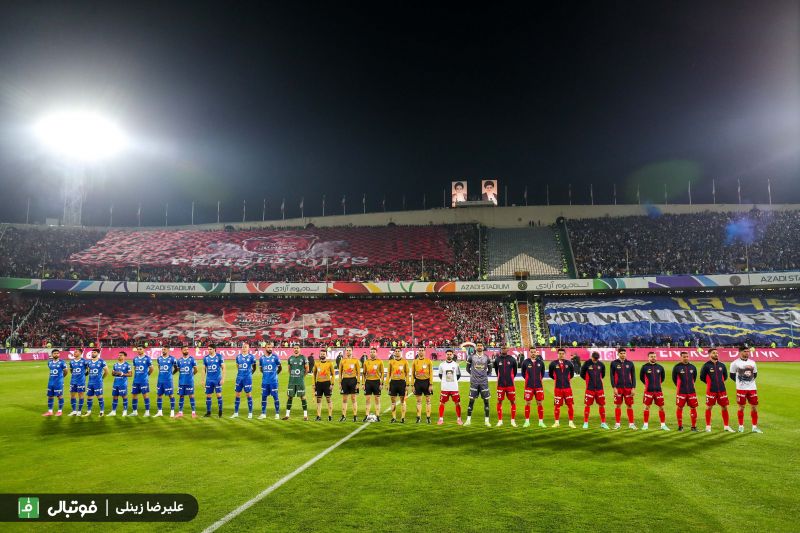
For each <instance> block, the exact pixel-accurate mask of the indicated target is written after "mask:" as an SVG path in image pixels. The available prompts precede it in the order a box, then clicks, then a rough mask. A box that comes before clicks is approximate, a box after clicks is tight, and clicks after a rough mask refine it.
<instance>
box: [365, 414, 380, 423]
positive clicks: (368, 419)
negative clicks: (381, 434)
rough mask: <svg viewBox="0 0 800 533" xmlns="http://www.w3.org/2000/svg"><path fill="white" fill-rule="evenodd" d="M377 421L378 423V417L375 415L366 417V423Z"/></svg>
mask: <svg viewBox="0 0 800 533" xmlns="http://www.w3.org/2000/svg"><path fill="white" fill-rule="evenodd" d="M377 421H378V417H377V416H375V415H369V416H368V417H367V422H377Z"/></svg>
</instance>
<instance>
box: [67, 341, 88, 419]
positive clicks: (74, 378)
mask: <svg viewBox="0 0 800 533" xmlns="http://www.w3.org/2000/svg"><path fill="white" fill-rule="evenodd" d="M86 369H87V361H86V359H84V358H83V353H82V352H81V351H80V350H78V351H76V352H75V354H74V355H73V356H72V361H70V362H69V374H70V377H69V402H70V404H71V405H72V412H71V413H70V414H69V416H80V415H81V411H83V395H84V394H85V393H86V376H87V372H86Z"/></svg>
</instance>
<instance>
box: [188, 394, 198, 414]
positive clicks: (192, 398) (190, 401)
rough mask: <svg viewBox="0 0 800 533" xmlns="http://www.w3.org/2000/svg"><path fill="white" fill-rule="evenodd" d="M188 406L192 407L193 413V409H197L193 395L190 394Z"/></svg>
mask: <svg viewBox="0 0 800 533" xmlns="http://www.w3.org/2000/svg"><path fill="white" fill-rule="evenodd" d="M189 407H191V408H192V412H193V413H194V412H195V411H197V409H196V408H195V403H194V396H190V397H189Z"/></svg>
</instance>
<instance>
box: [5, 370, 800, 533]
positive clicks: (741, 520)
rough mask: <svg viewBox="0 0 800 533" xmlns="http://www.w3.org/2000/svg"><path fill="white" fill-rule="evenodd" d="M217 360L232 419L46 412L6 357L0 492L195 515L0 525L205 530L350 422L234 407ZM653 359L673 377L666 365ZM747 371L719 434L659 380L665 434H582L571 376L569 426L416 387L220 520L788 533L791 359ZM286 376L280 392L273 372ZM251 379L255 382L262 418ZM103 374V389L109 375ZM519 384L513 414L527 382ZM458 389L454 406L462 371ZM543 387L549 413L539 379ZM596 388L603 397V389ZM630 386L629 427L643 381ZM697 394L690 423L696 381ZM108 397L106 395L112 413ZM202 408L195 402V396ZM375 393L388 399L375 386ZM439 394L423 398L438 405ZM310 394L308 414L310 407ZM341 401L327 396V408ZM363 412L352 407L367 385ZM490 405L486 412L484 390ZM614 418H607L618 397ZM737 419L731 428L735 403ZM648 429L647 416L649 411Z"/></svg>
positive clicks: (796, 454)
mask: <svg viewBox="0 0 800 533" xmlns="http://www.w3.org/2000/svg"><path fill="white" fill-rule="evenodd" d="M639 364H641V363H639ZM229 366H230V368H228V371H229V372H228V379H227V383H226V388H225V404H226V405H225V411H226V413H225V414H226V418H224V419H218V418H216V417H215V418H212V419H204V418H198V419H197V420H192V419H191V418H185V419H183V420H171V419H169V418H160V419H159V418H156V419H153V418H149V419H146V418H142V417H138V418H121V417H119V416H118V417H117V418H104V419H100V418H98V417H97V416H96V412H95V416H94V417H92V418H91V419H86V418H80V419H75V418H70V417H66V416H64V417H62V418H50V419H48V418H42V417H41V416H40V415H41V413H42V412H43V411H44V410H45V407H46V398H45V395H44V393H45V388H46V383H47V370H46V368H45V366H44V364H43V363H41V362H37V363H19V362H15V363H4V364H2V365H0V427H2V429H1V430H0V472H2V475H0V492H189V493H191V494H193V495H194V496H195V497H197V499H198V500H199V502H200V512H199V514H198V516H197V518H196V519H195V520H193V521H192V522H189V523H177V524H166V525H159V524H114V525H109V524H95V525H91V524H90V525H86V524H80V525H79V524H54V523H53V524H38V525H32V524H4V525H3V526H2V529H3V530H4V531H28V530H32V529H33V530H37V531H39V530H43V531H79V530H80V531H108V530H109V529H110V528H111V527H113V528H114V530H115V531H116V532H119V533H124V532H127V531H153V530H158V531H200V530H202V529H204V528H205V527H207V526H209V525H210V524H212V523H213V522H215V521H217V520H219V519H220V518H222V517H223V516H225V515H226V514H227V513H229V512H230V511H231V510H233V509H235V508H236V507H238V506H239V505H241V504H242V503H244V502H246V501H247V500H249V499H250V498H252V497H253V496H255V495H256V494H257V493H259V492H260V491H262V490H263V489H265V488H266V487H268V486H270V485H271V484H273V483H274V482H275V481H277V480H278V479H280V478H281V477H283V476H285V475H286V474H288V473H290V472H292V471H294V470H295V469H296V468H298V467H299V466H300V465H302V464H303V463H305V462H306V461H308V460H309V459H310V458H312V457H314V456H315V455H316V454H318V453H319V452H321V451H322V450H324V449H325V448H327V447H328V446H330V445H331V444H333V443H335V442H336V441H338V440H339V439H341V438H342V437H344V436H346V435H348V434H349V433H351V432H352V431H353V430H354V429H355V428H357V427H358V425H359V424H354V423H353V422H352V419H351V421H349V422H347V423H339V422H337V421H334V422H333V423H329V422H327V421H326V422H322V423H319V422H313V421H310V422H303V420H302V417H301V416H300V415H301V413H300V410H299V403H300V402H299V401H298V400H295V406H294V409H293V419H292V420H290V421H288V422H283V421H276V420H273V419H272V418H271V416H270V418H269V419H267V420H257V419H253V420H248V419H247V418H246V417H245V418H240V419H238V420H231V419H228V418H227V416H228V415H230V414H231V412H232V409H233V383H232V381H233V376H234V372H233V371H232V370H234V369H233V365H231V364H230V363H229ZM637 366H638V364H637ZM665 366H667V367H668V368H667V372H668V375H669V371H670V370H671V366H670V365H665ZM759 370H760V372H759V377H758V383H759V396H760V401H761V411H760V421H759V422H760V423H759V425H760V426H761V427H762V428H763V429H764V432H765V433H764V434H763V435H755V434H751V433H750V432H749V428H750V424H749V414H748V416H747V417H746V428H747V432H746V433H744V434H738V433H737V434H723V433H722V432H721V420H720V414H719V410H718V408H715V410H714V419H713V422H714V428H715V431H714V432H713V433H711V434H705V433H699V434H691V433H689V432H684V433H678V432H677V431H674V429H675V427H676V424H675V410H674V406H673V404H674V387H672V386H671V384H670V385H669V386H668V387H667V390H666V401H667V423H668V424H669V425H670V426H671V428H672V429H673V431H672V432H670V433H663V432H661V431H658V430H653V429H651V430H650V431H647V432H643V431H636V432H634V431H629V430H627V429H623V430H620V431H613V430H612V431H602V430H600V429H598V427H597V426H598V423H599V421H598V416H597V411H596V408H593V410H592V418H591V420H590V425H591V429H589V430H588V431H584V430H582V429H580V422H582V415H583V397H582V392H583V385H582V382H581V381H579V380H575V381H574V382H573V387H574V391H575V397H576V400H577V403H576V406H575V407H576V409H575V411H576V416H575V418H576V422H577V423H578V427H579V429H568V428H567V427H566V424H563V425H562V427H561V428H559V429H551V428H548V429H540V428H529V429H523V428H521V427H519V428H516V429H515V428H511V427H509V426H508V425H506V426H505V427H502V428H495V427H492V428H485V427H483V425H482V424H481V422H482V418H483V406H482V402H481V401H480V400H478V402H476V409H475V413H474V415H475V416H474V417H473V426H472V427H469V428H463V427H458V426H456V424H455V415H454V409H453V407H452V404H449V406H448V409H447V411H446V414H445V417H446V425H445V426H443V427H437V426H436V425H432V426H427V425H419V426H418V425H415V424H414V423H413V420H414V413H413V410H414V399H413V398H411V399H409V403H408V405H409V416H408V418H409V419H410V421H411V422H412V423H411V424H409V423H406V424H405V425H399V424H394V425H390V424H389V423H388V417H384V418H383V420H384V421H383V422H381V423H379V424H371V425H369V427H367V428H365V429H364V430H363V431H361V432H360V433H359V434H358V435H356V436H355V437H353V438H352V439H350V440H349V441H347V442H346V443H344V444H343V445H341V446H340V447H338V448H337V449H335V450H334V451H333V452H331V453H330V454H329V455H327V456H326V457H324V458H323V459H321V460H320V461H319V462H317V463H316V464H314V465H313V466H311V467H310V468H309V469H307V470H306V471H304V472H302V473H301V474H299V475H298V476H297V477H295V478H293V479H292V480H290V481H289V482H288V483H286V484H285V485H283V486H282V487H280V488H279V489H277V490H276V491H275V492H273V493H272V494H270V495H269V496H267V497H266V498H265V499H263V500H261V501H260V502H258V503H256V504H255V505H253V506H252V507H251V508H250V509H248V510H246V511H245V512H244V513H242V514H241V515H239V516H238V517H236V518H234V519H233V520H232V521H230V522H229V523H227V524H226V525H224V526H223V527H222V528H221V529H220V531H231V532H233V531H242V530H251V531H281V532H293V531H297V532H301V531H311V530H325V531H329V532H330V531H345V530H355V529H359V530H363V531H387V532H397V531H423V530H424V531H436V532H450V531H452V532H463V531H493V530H514V531H540V530H542V531H576V530H584V531H586V530H590V529H592V530H598V531H642V530H650V531H715V532H716V531H798V530H800V524H798V523H797V508H798V504H800V475H798V474H800V451H798V450H799V449H800V411H799V410H798V406H800V386H798V383H800V365H798V364H791V363H763V364H761V366H760V367H759ZM282 378H283V379H282V380H281V391H282V392H281V402H282V405H285V400H286V398H285V396H284V393H283V390H284V389H285V385H286V374H285V373H284V374H283V375H282ZM260 379H261V378H260V376H258V377H256V379H255V382H256V386H255V387H254V393H256V394H255V396H254V401H255V409H256V416H257V415H258V413H259V412H260ZM154 382H155V378H153V383H154ZM199 382H200V379H198V383H199ZM308 382H309V383H310V378H309V379H308ZM106 383H107V385H106V394H108V393H109V392H110V388H111V387H110V383H111V380H110V379H107V382H106ZM730 385H732V383H730V384H729V393H730V392H732V387H731V386H730ZM337 388H338V387H337ZM436 390H438V385H437V387H436ZM517 390H518V394H517V401H518V413H517V420H518V421H519V420H521V419H522V418H523V408H522V406H523V402H522V401H521V400H522V383H521V382H518V385H517ZM461 391H462V398H463V400H462V402H463V403H462V405H463V406H464V409H465V411H466V393H467V385H466V383H462V386H461ZM545 391H546V394H547V396H546V399H545V421H546V422H548V424H549V423H551V422H552V417H553V411H552V396H551V392H552V383H551V382H547V383H546V389H545ZM201 392H202V390H201ZM606 394H607V398H608V399H610V388H608V387H607V388H606ZM636 399H637V405H636V421H637V424H641V389H637V394H636ZM700 402H701V405H700V407H699V409H698V410H699V414H700V417H699V425H700V426H701V428H702V426H703V425H704V423H703V418H702V416H703V410H704V403H703V402H704V397H703V395H702V394H701V395H700ZM110 403H111V398H110V396H109V397H107V400H106V409H108V408H109V407H110ZM242 403H243V409H242V412H246V403H245V402H244V401H243V402H242ZM197 405H198V411H199V412H201V414H202V412H203V411H205V400H204V396H203V395H202V394H201V395H199V397H198V402H197ZM271 405H272V404H271V402H270V408H269V410H268V414H270V415H272V413H273V411H272V407H271ZM382 405H383V408H384V409H385V408H386V407H387V406H388V405H389V403H388V398H387V397H386V396H384V397H383V398H382ZM437 405H438V397H436V396H434V400H433V407H434V417H435V416H436V414H435V412H436V411H435V409H436V407H437ZM187 407H188V405H187ZM309 407H310V409H312V410H313V402H310V406H309ZM339 407H340V400H339V397H338V394H337V395H336V396H335V398H334V413H335V414H336V413H338V411H339ZM359 407H360V409H361V412H362V413H363V408H364V399H363V396H362V397H359ZM140 408H141V405H140ZM152 408H153V409H154V408H155V398H154V397H153V402H152ZM213 408H214V409H216V403H215V404H214V406H213ZM96 409H97V408H95V411H96ZM65 411H67V412H68V411H69V400H68V398H67V400H66V403H65ZM507 412H508V411H507V406H506V413H507ZM491 413H492V414H491V416H492V420H493V421H494V419H495V416H496V415H495V399H494V397H493V398H492V400H491ZM465 414H466V412H465ZM608 414H609V419H610V420H612V422H613V406H610V407H608ZM731 414H732V417H731V420H732V424H733V425H734V426H735V424H736V418H735V406H732V409H731ZM685 416H686V417H687V418H688V409H687V411H686V415H685ZM506 417H508V415H507V414H506ZM532 418H534V419H535V418H536V410H535V406H534V408H533V415H532ZM335 420H338V416H337V417H336V419H335ZM565 420H566V409H562V422H563V421H565ZM476 421H477V422H479V424H477V425H475V424H474V422H476ZM654 421H655V423H653V422H654ZM434 422H435V418H434ZM623 422H624V413H623ZM653 426H655V427H656V428H657V427H658V418H657V416H656V415H655V411H654V412H653V413H652V416H651V428H653Z"/></svg>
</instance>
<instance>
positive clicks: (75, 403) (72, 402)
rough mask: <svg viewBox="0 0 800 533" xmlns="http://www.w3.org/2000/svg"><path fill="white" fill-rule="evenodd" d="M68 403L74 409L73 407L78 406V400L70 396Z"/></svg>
mask: <svg viewBox="0 0 800 533" xmlns="http://www.w3.org/2000/svg"><path fill="white" fill-rule="evenodd" d="M69 404H70V405H71V406H72V410H73V411H74V410H75V408H76V407H77V406H78V401H77V400H76V399H75V398H70V399H69Z"/></svg>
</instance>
